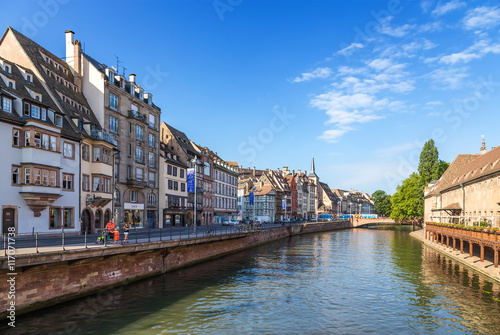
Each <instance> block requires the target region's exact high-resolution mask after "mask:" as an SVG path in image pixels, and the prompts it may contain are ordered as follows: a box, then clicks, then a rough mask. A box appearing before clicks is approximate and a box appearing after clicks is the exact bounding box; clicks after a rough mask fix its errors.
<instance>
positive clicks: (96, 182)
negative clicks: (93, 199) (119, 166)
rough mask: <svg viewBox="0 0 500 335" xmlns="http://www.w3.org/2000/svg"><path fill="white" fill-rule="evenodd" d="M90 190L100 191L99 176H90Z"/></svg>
mask: <svg viewBox="0 0 500 335" xmlns="http://www.w3.org/2000/svg"><path fill="white" fill-rule="evenodd" d="M92 191H94V192H101V177H92Z"/></svg>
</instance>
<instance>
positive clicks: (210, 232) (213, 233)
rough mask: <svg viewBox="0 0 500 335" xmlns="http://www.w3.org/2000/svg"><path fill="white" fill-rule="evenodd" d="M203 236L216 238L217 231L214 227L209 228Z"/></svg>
mask: <svg viewBox="0 0 500 335" xmlns="http://www.w3.org/2000/svg"><path fill="white" fill-rule="evenodd" d="M203 234H204V235H205V236H214V235H215V229H213V228H212V227H208V228H207V229H206V230H205V231H204V232H203Z"/></svg>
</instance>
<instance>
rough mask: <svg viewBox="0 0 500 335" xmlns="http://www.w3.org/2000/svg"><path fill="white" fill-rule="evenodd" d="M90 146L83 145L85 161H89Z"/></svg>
mask: <svg viewBox="0 0 500 335" xmlns="http://www.w3.org/2000/svg"><path fill="white" fill-rule="evenodd" d="M89 149H90V147H89V145H88V144H83V145H82V159H83V160H85V161H88V160H89Z"/></svg>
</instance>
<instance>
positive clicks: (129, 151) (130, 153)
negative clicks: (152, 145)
mask: <svg viewBox="0 0 500 335" xmlns="http://www.w3.org/2000/svg"><path fill="white" fill-rule="evenodd" d="M127 154H128V156H129V157H132V144H130V143H129V144H128V147H127Z"/></svg>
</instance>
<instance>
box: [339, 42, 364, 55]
mask: <svg viewBox="0 0 500 335" xmlns="http://www.w3.org/2000/svg"><path fill="white" fill-rule="evenodd" d="M363 48H364V45H363V44H361V43H351V45H349V46H347V47H345V48H343V49H342V50H339V51H337V54H341V55H344V56H348V55H351V54H352V53H354V52H355V51H356V49H363Z"/></svg>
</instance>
